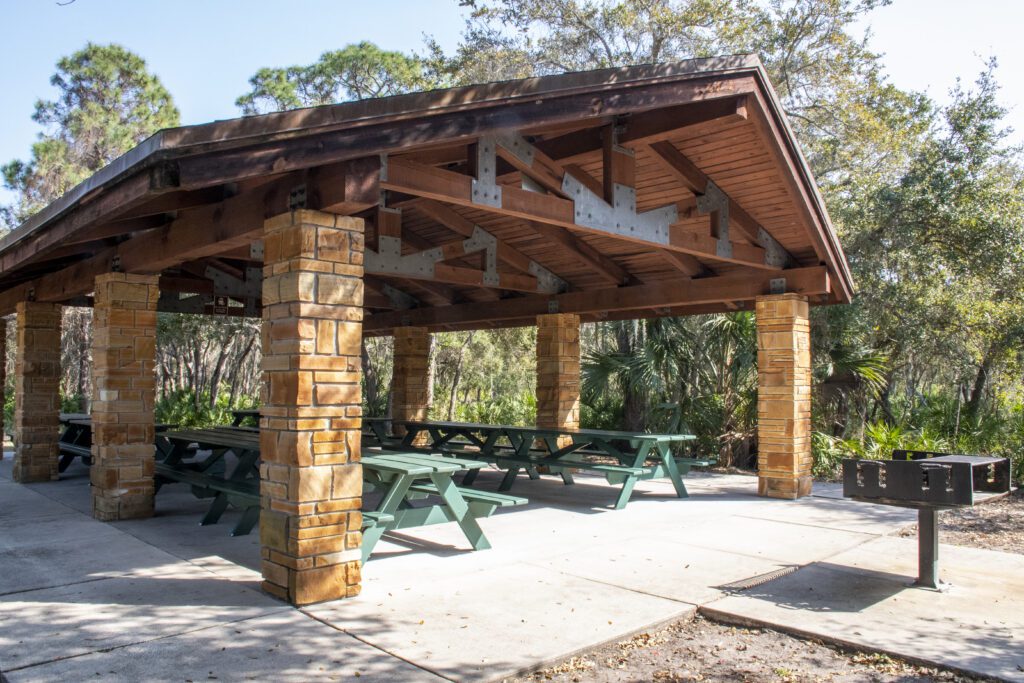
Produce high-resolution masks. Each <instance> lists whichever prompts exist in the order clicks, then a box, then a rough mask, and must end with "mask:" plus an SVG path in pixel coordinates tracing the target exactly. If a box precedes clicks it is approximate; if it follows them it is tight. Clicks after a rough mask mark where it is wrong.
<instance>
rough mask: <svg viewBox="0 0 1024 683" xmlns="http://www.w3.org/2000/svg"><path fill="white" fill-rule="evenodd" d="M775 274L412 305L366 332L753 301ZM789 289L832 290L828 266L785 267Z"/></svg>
mask: <svg viewBox="0 0 1024 683" xmlns="http://www.w3.org/2000/svg"><path fill="white" fill-rule="evenodd" d="M773 279H775V278H774V277H773V276H772V274H770V273H764V272H760V273H759V272H758V271H751V272H744V273H736V274H730V275H724V276H718V277H709V278H700V279H691V278H685V279H675V280H662V281H659V282H654V283H649V284H643V285H635V286H632V287H612V288H607V289H595V290H588V291H583V292H566V293H564V294H556V295H553V296H536V295H534V296H524V297H518V298H515V299H506V300H503V301H501V302H498V303H487V304H475V303H474V304H457V305H453V306H443V307H439V308H427V309H414V310H411V311H403V312H402V313H401V315H398V314H394V313H392V314H387V313H385V314H381V315H373V316H369V317H368V318H367V320H365V321H364V323H363V325H364V328H365V329H366V330H368V331H371V332H372V331H374V330H387V329H392V328H394V327H400V326H403V325H423V326H428V327H429V326H438V325H445V324H462V323H470V322H477V321H482V320H502V319H509V320H511V319H521V318H529V317H531V316H536V315H541V314H544V313H550V312H552V311H557V312H559V313H596V312H601V311H604V312H614V311H644V310H651V309H653V308H659V307H663V308H671V307H677V306H692V305H697V304H713V303H717V304H720V303H722V302H725V301H744V300H750V299H753V298H755V297H757V296H761V295H763V294H769V293H771V292H772V291H773V290H772V287H773V284H772V280H773ZM785 280H786V281H785V291H787V292H794V293H797V294H806V295H819V294H825V293H827V292H828V291H829V277H828V271H827V269H826V268H824V267H822V266H814V267H809V268H795V269H792V270H788V271H786V275H785Z"/></svg>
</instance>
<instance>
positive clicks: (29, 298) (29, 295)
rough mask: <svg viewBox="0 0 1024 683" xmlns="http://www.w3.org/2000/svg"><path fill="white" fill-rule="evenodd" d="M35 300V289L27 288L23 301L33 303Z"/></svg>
mask: <svg viewBox="0 0 1024 683" xmlns="http://www.w3.org/2000/svg"><path fill="white" fill-rule="evenodd" d="M35 300H36V288H35V287H29V288H28V291H27V292H25V301H35Z"/></svg>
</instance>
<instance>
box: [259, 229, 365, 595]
mask: <svg viewBox="0 0 1024 683" xmlns="http://www.w3.org/2000/svg"><path fill="white" fill-rule="evenodd" d="M264 230H265V233H264V240H263V248H264V266H263V378H264V398H263V406H262V408H261V419H260V427H261V430H260V453H261V456H262V461H263V464H262V466H261V468H260V477H261V480H262V481H261V484H260V493H261V497H262V502H261V511H260V542H261V543H262V545H263V550H262V557H263V563H262V569H263V579H264V580H263V588H264V590H266V591H267V592H269V593H271V594H273V595H275V596H277V597H280V598H282V599H284V600H287V601H289V602H291V603H292V604H295V605H305V604H309V603H314V602H321V601H324V600H333V599H335V598H343V597H347V596H353V595H356V594H358V593H359V581H360V559H361V558H360V546H361V544H362V515H361V513H360V512H359V508H360V506H361V504H362V491H363V477H362V466H361V465H360V464H359V454H360V428H361V423H362V417H361V416H362V408H361V404H360V395H361V391H360V384H359V382H360V379H361V377H362V371H361V365H360V346H361V343H362V331H363V326H362V319H363V309H362V304H363V279H362V278H363V221H362V220H361V219H358V218H349V217H345V216H335V215H333V214H328V213H320V212H317V211H306V210H300V211H295V212H294V213H289V214H283V215H280V216H276V217H274V218H271V219H269V220H267V221H266V223H265V224H264Z"/></svg>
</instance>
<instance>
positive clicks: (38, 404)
mask: <svg viewBox="0 0 1024 683" xmlns="http://www.w3.org/2000/svg"><path fill="white" fill-rule="evenodd" d="M60 327H61V307H60V305H58V304H45V303H37V302H35V301H23V302H21V303H19V304H18V305H17V333H18V343H17V360H16V361H15V369H14V374H15V380H14V470H13V475H14V481H18V482H21V483H29V482H35V481H52V480H54V479H57V478H58V476H59V474H58V471H57V462H58V461H57V458H58V444H57V440H58V437H59V434H60Z"/></svg>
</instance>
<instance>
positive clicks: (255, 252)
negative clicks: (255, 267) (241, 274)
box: [249, 240, 263, 261]
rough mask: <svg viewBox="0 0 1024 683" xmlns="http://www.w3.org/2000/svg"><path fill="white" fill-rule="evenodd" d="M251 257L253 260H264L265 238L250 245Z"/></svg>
mask: <svg viewBox="0 0 1024 683" xmlns="http://www.w3.org/2000/svg"><path fill="white" fill-rule="evenodd" d="M249 258H250V259H252V260H253V261H262V260H263V240H256V241H255V242H253V243H252V244H250V245H249Z"/></svg>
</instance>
